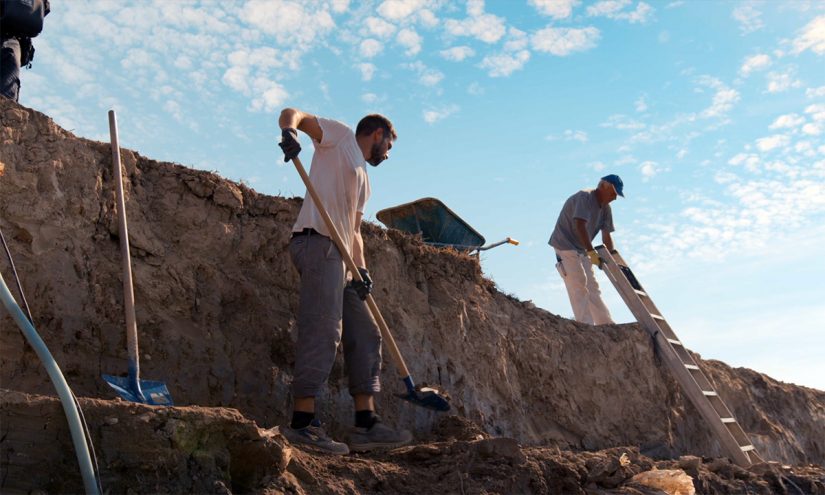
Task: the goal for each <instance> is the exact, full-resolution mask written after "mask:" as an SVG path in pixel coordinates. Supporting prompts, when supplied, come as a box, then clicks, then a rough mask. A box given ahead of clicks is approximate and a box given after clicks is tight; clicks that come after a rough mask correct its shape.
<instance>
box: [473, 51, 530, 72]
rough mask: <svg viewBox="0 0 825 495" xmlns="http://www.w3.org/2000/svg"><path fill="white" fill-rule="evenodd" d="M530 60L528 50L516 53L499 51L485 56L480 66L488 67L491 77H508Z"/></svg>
mask: <svg viewBox="0 0 825 495" xmlns="http://www.w3.org/2000/svg"><path fill="white" fill-rule="evenodd" d="M528 60H530V52H529V51H528V50H521V51H518V52H515V53H498V54H493V55H488V56H486V57H484V59H483V60H482V61H481V64H479V67H481V68H482V69H487V73H488V74H489V75H490V77H507V76H509V75H510V74H512V73H513V72H515V71H517V70H520V69H521V68H522V67H524V64H526V63H527V61H528Z"/></svg>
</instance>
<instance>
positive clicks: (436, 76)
mask: <svg viewBox="0 0 825 495" xmlns="http://www.w3.org/2000/svg"><path fill="white" fill-rule="evenodd" d="M404 67H405V68H407V69H410V70H412V71H414V72H415V73H417V74H418V82H419V83H421V84H423V85H424V86H435V85H436V84H438V83H440V82H441V80H442V79H444V73H442V72H440V71H438V70H436V69H432V68H430V67H427V66H426V65H424V63H423V62H421V61H420V60H416V61H415V62H413V63H411V64H407V65H405V66H404Z"/></svg>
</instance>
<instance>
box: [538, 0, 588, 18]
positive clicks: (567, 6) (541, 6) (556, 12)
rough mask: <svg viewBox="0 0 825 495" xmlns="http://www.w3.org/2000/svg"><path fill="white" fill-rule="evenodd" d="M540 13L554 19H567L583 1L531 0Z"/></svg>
mask: <svg viewBox="0 0 825 495" xmlns="http://www.w3.org/2000/svg"><path fill="white" fill-rule="evenodd" d="M528 3H529V4H530V5H531V6H532V7H534V8H535V9H536V10H537V11H538V12H539V14H542V15H547V16H550V17H552V18H553V19H567V18H568V17H570V16H571V15H573V8H574V7H576V6H577V5H579V4H580V3H581V1H580V0H529V1H528Z"/></svg>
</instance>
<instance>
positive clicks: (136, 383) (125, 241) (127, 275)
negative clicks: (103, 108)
mask: <svg viewBox="0 0 825 495" xmlns="http://www.w3.org/2000/svg"><path fill="white" fill-rule="evenodd" d="M109 136H110V137H111V140H112V174H113V179H114V181H115V185H116V186H117V213H118V214H117V218H118V233H119V236H120V258H121V263H122V265H123V302H124V310H125V312H126V347H127V348H128V350H129V381H130V382H131V386H132V388H133V392H135V395H137V396H138V398H139V399H140V400H141V401H142V402H145V401H146V399H145V398H144V397H143V391H142V390H141V389H140V356H139V354H138V352H139V351H138V336H137V319H136V318H135V292H134V289H133V286H132V258H131V256H130V255H129V229H128V227H127V226H126V201H125V200H124V198H123V175H122V172H121V164H120V144H119V143H118V136H117V117H116V116H115V111H114V110H109Z"/></svg>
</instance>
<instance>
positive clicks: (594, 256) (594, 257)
mask: <svg viewBox="0 0 825 495" xmlns="http://www.w3.org/2000/svg"><path fill="white" fill-rule="evenodd" d="M587 257H588V258H590V262H591V263H593V264H594V265H596V266H598V267H599V268H601V267H602V263H604V261H602V258H601V257H600V256H599V253H597V252H596V251H595V250H592V251H588V252H587Z"/></svg>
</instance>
